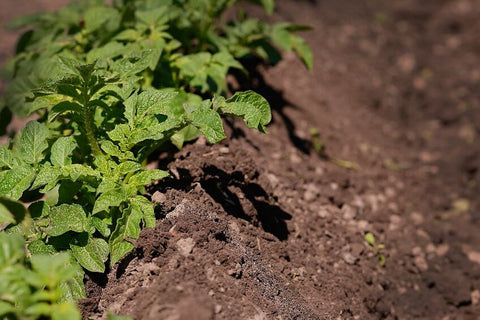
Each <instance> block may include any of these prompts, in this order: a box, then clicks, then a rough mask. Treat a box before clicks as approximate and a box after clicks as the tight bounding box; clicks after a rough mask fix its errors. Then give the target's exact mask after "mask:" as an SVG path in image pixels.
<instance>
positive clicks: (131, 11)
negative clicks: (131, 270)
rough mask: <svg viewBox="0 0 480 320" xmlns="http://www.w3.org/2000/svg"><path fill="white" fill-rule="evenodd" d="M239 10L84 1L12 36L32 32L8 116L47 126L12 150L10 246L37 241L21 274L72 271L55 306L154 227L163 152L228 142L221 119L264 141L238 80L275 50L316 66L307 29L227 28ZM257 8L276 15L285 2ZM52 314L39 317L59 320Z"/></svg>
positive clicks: (6, 195)
mask: <svg viewBox="0 0 480 320" xmlns="http://www.w3.org/2000/svg"><path fill="white" fill-rule="evenodd" d="M236 2H238V1H236V0H175V1H174V0H163V1H148V0H143V1H142V0H123V1H113V2H112V4H111V5H106V4H104V3H103V1H98V0H85V1H78V2H73V3H72V4H71V5H69V6H67V7H65V8H64V9H61V10H59V11H57V12H55V13H50V14H39V15H34V16H29V17H26V18H23V19H20V20H19V21H17V22H16V23H15V24H14V26H15V27H25V26H30V27H32V28H33V29H32V30H29V31H27V32H26V33H25V34H24V35H23V36H22V37H21V39H20V41H19V45H18V48H17V54H16V56H15V57H14V58H13V59H12V60H11V61H10V62H9V64H8V65H7V68H6V73H7V75H8V77H9V79H10V84H9V85H8V87H7V90H6V93H5V100H4V105H6V106H8V107H9V108H10V109H11V110H12V111H13V112H14V113H16V114H17V115H31V114H36V120H33V121H30V122H28V123H27V124H26V126H25V128H24V129H23V130H21V131H20V132H19V134H18V135H17V136H16V137H14V138H13V139H12V140H11V141H10V142H9V143H8V144H7V145H0V231H1V233H0V235H1V236H2V237H3V236H5V237H6V235H7V234H8V237H15V236H21V237H23V239H24V241H25V247H26V253H25V252H24V250H22V252H23V253H22V256H21V257H23V258H19V259H17V260H15V261H13V262H11V264H12V265H20V266H22V265H24V267H25V268H27V269H28V268H30V269H31V270H37V269H36V268H37V267H36V265H37V264H38V263H36V262H34V261H35V260H38V259H39V261H40V260H42V259H43V260H46V258H42V257H45V256H48V255H49V256H52V257H56V258H55V259H52V263H54V262H53V261H54V260H55V261H57V263H58V264H63V265H65V266H68V267H69V268H70V269H71V270H72V272H71V273H68V274H66V275H65V276H63V275H60V276H59V278H58V286H59V288H60V289H58V291H55V292H56V293H55V294H56V295H55V299H54V300H48V301H47V302H48V304H49V305H52V306H53V305H55V303H56V301H57V300H58V299H60V300H58V301H74V300H77V299H80V298H84V297H85V289H84V284H83V278H84V270H87V271H89V272H96V273H103V272H104V271H105V269H106V264H107V263H109V264H110V265H114V264H115V263H116V262H118V261H119V260H120V259H121V258H122V257H124V256H125V255H126V254H127V253H128V252H130V251H131V250H132V249H133V247H134V244H133V243H134V241H135V240H136V239H137V238H138V237H139V234H140V231H141V230H142V229H143V228H147V227H154V226H155V222H156V216H155V211H154V207H153V205H152V203H151V201H150V199H149V197H148V195H147V194H146V193H147V192H146V188H147V187H148V186H149V185H151V184H153V183H156V182H157V181H159V180H161V179H164V178H166V177H168V176H169V173H168V172H166V171H163V170H160V169H147V167H146V165H147V163H148V159H149V156H150V155H151V154H152V153H153V152H155V151H156V150H159V149H164V148H168V147H170V146H171V145H172V144H173V145H175V146H176V147H178V148H182V146H183V145H184V143H185V142H188V141H191V140H194V139H196V138H197V137H199V136H200V135H204V136H205V137H206V139H207V141H208V142H209V143H217V142H219V141H221V140H223V139H224V138H225V137H226V136H225V133H224V129H223V122H222V118H221V117H222V116H229V117H238V118H241V119H243V120H244V121H245V123H246V125H247V126H248V127H250V128H253V129H256V130H259V131H260V132H266V126H267V124H268V123H269V122H270V121H271V111H270V106H269V104H268V102H267V101H266V100H265V99H264V98H263V97H262V96H260V95H258V94H256V93H255V92H253V91H246V92H237V93H235V94H233V95H230V97H229V98H227V96H229V94H228V84H227V81H226V76H227V74H228V73H229V72H230V71H231V69H232V68H234V69H239V70H243V71H244V70H245V67H244V65H243V64H242V62H243V61H244V60H243V59H246V58H248V57H250V56H259V57H262V58H264V59H266V60H268V61H270V62H272V63H274V62H276V61H277V59H278V58H279V56H280V53H279V51H278V49H276V48H275V47H274V44H275V45H276V46H278V47H279V48H281V49H284V50H291V51H295V52H297V53H298V54H299V56H300V57H301V58H302V60H303V61H304V63H305V64H306V66H307V67H311V65H312V58H311V52H310V49H309V48H308V47H307V46H306V44H305V42H304V40H303V39H301V38H300V37H298V36H297V35H295V34H294V33H293V32H295V31H298V30H303V29H305V28H304V27H300V26H294V25H290V24H277V25H269V24H267V23H265V22H262V21H259V20H255V19H249V18H248V17H247V16H246V15H245V14H244V13H240V14H239V18H238V19H237V20H233V21H228V22H225V21H223V18H222V17H223V13H224V12H225V11H226V10H227V9H228V8H230V7H231V6H233V5H235V3H236ZM252 2H255V3H258V4H261V5H262V6H263V7H264V9H265V10H266V12H267V13H271V12H272V11H273V8H274V2H273V0H260V1H252ZM0 106H1V105H0ZM19 201H20V202H19ZM25 206H27V207H28V208H27V209H26V208H25ZM17 238H18V237H17ZM17 249H18V248H17ZM25 254H26V259H25ZM37 256H38V257H40V258H38V259H37V258H36V257H37ZM42 263H44V262H39V264H42ZM19 268H20V267H19ZM38 268H40V267H38ZM42 270H43V269H42ZM67 276H68V277H67ZM19 281H20V280H19ZM22 285H23V284H22ZM25 285H26V286H30V284H28V283H26V284H25ZM56 285H57V284H56ZM35 288H36V290H37V289H38V290H39V291H41V290H42V288H47V287H46V286H43V287H42V286H41V285H39V286H37V287H35ZM48 288H50V287H48ZM48 288H47V289H48ZM52 288H53V287H52ZM2 290H6V289H5V288H1V290H0V295H2V294H3V292H4V291H2ZM48 290H50V289H48ZM52 290H57V289H52ZM5 292H8V291H5ZM29 294H30V293H27V294H26V296H27V297H28V295H29ZM39 295H41V294H39ZM57 296H60V297H61V298H58V299H57ZM28 299H30V298H28ZM29 301H30V300H29ZM32 301H33V300H32ZM35 301H36V300H35ZM35 301H34V302H35ZM42 301H43V300H42ZM35 303H36V302H35ZM15 307H16V308H17V307H18V306H15ZM52 308H53V307H52ZM52 308H50V309H48V310H50V311H48V312H51V313H49V314H41V315H43V316H51V317H58V316H59V315H61V313H56V311H52V310H54V309H52ZM17 309H18V308H17ZM20 309H22V310H23V307H22V308H20ZM5 310H7V309H5ZM8 310H10V309H8ZM45 310H47V309H45ZM0 312H1V309H0ZM8 312H13V311H8ZM15 312H16V311H15ZM42 312H47V311H42ZM19 317H22V315H20V316H19ZM38 317H39V314H32V315H31V318H38ZM112 317H113V315H112Z"/></svg>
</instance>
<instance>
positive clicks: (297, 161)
mask: <svg viewBox="0 0 480 320" xmlns="http://www.w3.org/2000/svg"><path fill="white" fill-rule="evenodd" d="M290 162H291V163H293V164H300V163H302V158H300V157H299V156H298V155H297V154H296V153H292V154H290Z"/></svg>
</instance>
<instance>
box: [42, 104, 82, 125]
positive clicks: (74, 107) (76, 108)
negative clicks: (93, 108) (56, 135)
mask: <svg viewBox="0 0 480 320" xmlns="http://www.w3.org/2000/svg"><path fill="white" fill-rule="evenodd" d="M82 109H83V107H82V106H81V105H80V104H78V103H76V102H70V101H62V102H60V103H59V104H57V105H55V106H54V107H53V108H52V110H50V113H49V114H48V121H49V122H52V121H53V120H55V119H56V118H57V117H58V116H59V115H61V114H64V113H74V114H75V113H76V114H80V113H81V112H82Z"/></svg>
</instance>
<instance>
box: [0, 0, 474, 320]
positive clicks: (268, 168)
mask: <svg viewBox="0 0 480 320" xmlns="http://www.w3.org/2000/svg"><path fill="white" fill-rule="evenodd" d="M52 2H53V1H52ZM278 2H280V4H279V8H278V11H277V13H276V14H275V16H274V17H273V18H272V19H273V20H287V21H292V22H296V23H301V24H307V25H311V26H313V27H314V31H311V32H308V33H305V37H306V39H307V41H308V43H309V44H310V45H311V46H312V48H313V49H314V52H315V58H316V60H315V69H314V71H313V72H311V73H309V72H307V71H305V70H304V68H303V67H302V66H301V64H300V63H299V62H298V61H297V60H296V59H295V57H293V56H291V55H286V56H285V60H284V61H283V62H281V63H280V64H279V65H277V66H275V67H272V68H260V70H259V72H258V74H256V75H255V76H254V79H253V81H252V83H253V84H254V85H253V87H254V88H255V89H256V90H257V91H259V92H260V93H262V94H263V95H265V96H266V97H267V98H268V99H269V101H270V102H271V104H272V107H273V108H274V109H275V112H274V123H273V124H272V125H271V126H270V127H269V133H268V135H261V134H259V133H256V132H252V131H250V130H247V129H246V128H245V127H244V126H243V124H241V123H240V122H238V121H232V120H228V121H227V122H226V128H227V129H228V130H227V131H228V133H229V139H228V140H226V141H225V142H223V144H221V145H217V146H209V145H206V144H205V142H204V140H202V139H200V140H199V141H197V142H196V143H194V144H191V145H188V146H187V147H186V148H185V149H184V150H183V151H181V152H178V153H177V154H175V155H173V156H174V158H172V155H162V156H161V157H160V158H159V160H158V161H157V162H156V163H158V165H159V166H160V167H162V168H168V169H170V171H171V172H172V174H173V176H174V177H175V178H173V179H171V180H169V181H166V182H162V183H161V184H159V185H158V186H153V187H152V188H151V190H150V193H151V194H152V195H153V196H152V198H153V199H154V200H155V201H157V202H158V204H159V205H158V207H157V212H158V216H159V221H158V224H157V227H156V228H155V229H154V230H153V229H148V230H144V231H143V232H142V235H141V238H140V240H139V241H138V242H137V244H136V247H135V250H134V252H132V253H131V254H130V255H129V256H128V257H126V258H125V259H124V260H123V261H121V263H119V264H117V265H116V266H115V267H114V268H113V269H112V270H110V271H109V272H108V273H107V274H106V275H103V276H98V275H95V276H93V275H90V277H89V279H88V280H87V287H88V293H89V298H88V299H86V300H84V301H82V302H81V307H82V310H83V311H84V314H85V316H88V317H92V318H95V317H100V318H101V317H105V315H106V311H107V310H110V311H113V312H115V313H118V314H124V315H131V316H133V317H134V318H135V319H172V320H173V319H182V320H183V319H201V320H203V319H205V320H207V319H452V320H453V319H478V318H479V317H480V305H479V300H480V291H479V290H480V232H479V230H480V201H479V198H478V196H477V195H478V194H479V193H480V172H479V167H480V144H479V142H478V141H479V140H478V139H480V102H479V101H480V100H479V98H480V96H479V91H478V90H477V87H478V84H479V81H480V46H479V45H478V41H477V38H478V32H477V31H478V30H479V28H480V4H479V3H478V1H475V0H441V1H439V0H415V1H414V0H395V1H388V2H387V1H380V0H368V1H367V0H365V1H346V0H341V1H339V0H318V1H293V0H282V1H278ZM5 3H13V1H6V2H2V5H5ZM10 7H11V5H5V8H6V9H5V10H10ZM249 9H250V10H253V11H254V9H252V8H249ZM0 11H2V10H0ZM254 13H255V12H254ZM10 45H11V44H10ZM312 128H314V129H317V130H318V131H319V132H320V139H321V140H322V142H323V143H324V145H325V146H326V147H325V149H324V150H323V151H322V152H320V153H317V152H315V151H314V150H313V148H312V146H313V145H314V142H313V138H312V136H311V135H310V133H309V132H310V130H311V129H312ZM317 139H318V138H317ZM172 159H175V160H172ZM342 161H343V162H342ZM345 161H349V162H345ZM346 167H353V168H354V169H348V168H346ZM366 232H372V233H373V234H374V235H375V237H376V241H377V243H378V244H384V245H385V248H384V249H383V253H384V255H385V256H386V264H385V266H384V267H382V266H381V264H380V262H379V254H378V252H375V250H372V249H371V248H370V247H369V246H368V245H367V244H366V242H365V239H364V235H365V233H366Z"/></svg>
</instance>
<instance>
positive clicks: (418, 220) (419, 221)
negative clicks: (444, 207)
mask: <svg viewBox="0 0 480 320" xmlns="http://www.w3.org/2000/svg"><path fill="white" fill-rule="evenodd" d="M410 218H412V221H413V223H414V224H416V225H419V224H422V223H423V220H424V219H423V216H422V215H421V214H420V213H418V212H412V214H411V215H410Z"/></svg>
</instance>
